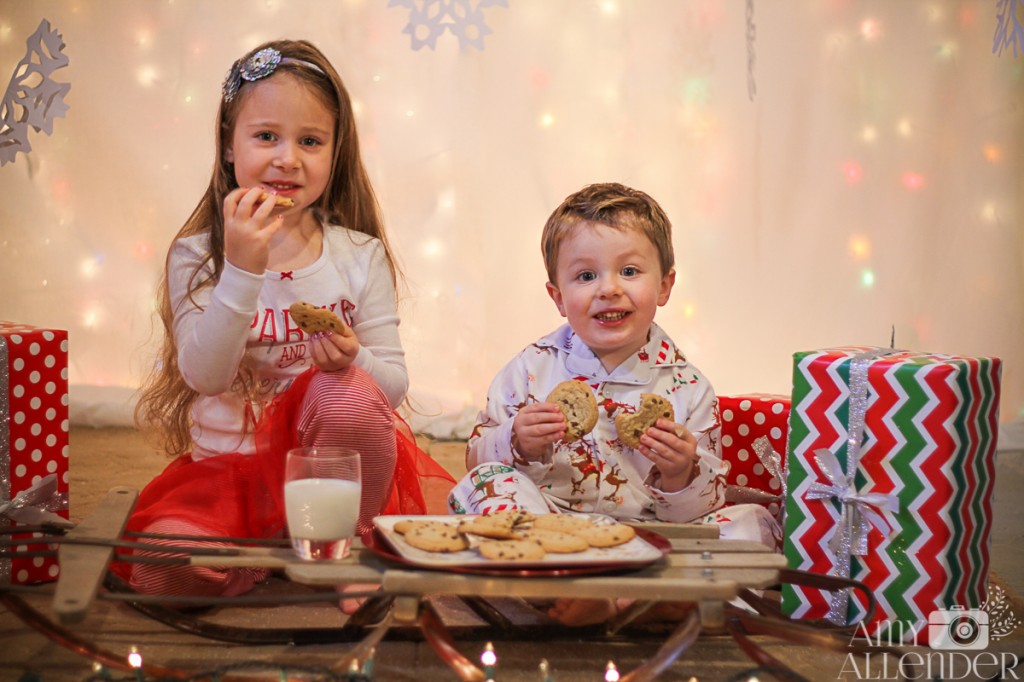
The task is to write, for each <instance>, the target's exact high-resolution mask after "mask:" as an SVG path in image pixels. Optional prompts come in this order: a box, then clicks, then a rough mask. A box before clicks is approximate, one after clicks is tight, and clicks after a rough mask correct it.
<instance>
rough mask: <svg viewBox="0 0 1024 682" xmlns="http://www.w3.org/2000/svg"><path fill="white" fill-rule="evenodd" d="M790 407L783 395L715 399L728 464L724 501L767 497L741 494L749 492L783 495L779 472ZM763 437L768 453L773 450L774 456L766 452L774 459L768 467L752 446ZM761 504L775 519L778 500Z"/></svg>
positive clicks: (783, 483)
mask: <svg viewBox="0 0 1024 682" xmlns="http://www.w3.org/2000/svg"><path fill="white" fill-rule="evenodd" d="M789 407H790V399H789V397H787V396H783V395H774V394H768V393H751V394H747V395H737V396H719V397H718V408H719V410H720V413H721V417H722V459H723V460H725V461H726V462H728V463H729V465H730V468H729V474H728V475H727V476H726V479H725V482H726V485H728V486H729V490H728V491H727V499H730V500H732V501H736V502H746V501H750V502H758V501H760V500H759V499H758V497H761V498H764V497H766V496H763V495H762V496H756V495H749V494H748V495H744V493H745V492H746V493H749V492H750V491H754V492H755V493H756V492H757V491H761V492H762V493H766V494H767V496H771V497H774V498H778V497H779V496H781V495H783V486H784V485H785V481H784V480H782V477H780V476H779V473H780V472H782V471H784V464H785V462H784V459H785V456H786V437H787V435H788V433H789ZM762 438H763V439H767V442H768V444H770V445H771V450H774V453H767V454H768V456H770V457H773V458H775V460H774V461H773V462H769V463H768V466H765V463H764V462H763V461H762V455H759V453H758V452H757V450H758V448H757V447H756V445H755V444H756V442H757V441H758V439H762ZM762 454H763V453H762ZM773 469H774V471H773ZM763 504H764V505H765V506H766V507H767V508H768V510H769V511H770V512H771V513H772V514H773V515H774V516H775V517H778V516H779V515H780V514H781V510H782V507H781V505H780V504H779V501H778V500H777V499H773V500H766V501H764V502H763Z"/></svg>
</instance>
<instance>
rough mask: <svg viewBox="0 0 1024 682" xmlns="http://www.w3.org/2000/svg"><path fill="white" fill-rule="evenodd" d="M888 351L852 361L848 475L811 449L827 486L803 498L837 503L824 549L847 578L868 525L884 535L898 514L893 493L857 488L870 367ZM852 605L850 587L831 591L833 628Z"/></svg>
mask: <svg viewBox="0 0 1024 682" xmlns="http://www.w3.org/2000/svg"><path fill="white" fill-rule="evenodd" d="M898 352H900V351H897V350H895V349H891V348H878V349H874V350H870V351H865V352H863V353H859V354H857V355H855V356H854V357H853V360H852V361H851V363H850V423H849V427H848V429H847V439H846V472H845V473H844V472H843V468H842V467H841V466H840V465H839V458H838V457H837V456H836V454H835V453H834V452H831V451H829V450H827V449H825V448H820V449H818V450H815V451H814V457H815V459H816V460H817V462H818V466H819V467H820V468H821V470H822V473H823V474H825V477H826V478H827V479H828V481H829V482H828V483H822V482H816V483H812V484H811V485H810V487H809V488H808V491H807V493H806V495H805V496H804V498H805V499H808V500H825V499H836V500H838V501H839V503H840V505H841V511H840V516H839V528H838V529H836V531H835V533H833V534H832V539H831V540H829V543H828V546H829V548H830V549H832V550H833V551H834V552H835V553H836V568H835V571H834V574H835V575H839V576H842V577H844V578H849V577H850V557H851V555H853V554H856V555H857V556H863V555H864V554H867V551H868V545H867V540H868V538H867V536H868V532H869V531H870V530H871V527H872V526H874V527H875V528H878V530H880V531H881V532H882V533H883V534H885V535H886V536H888V535H889V534H890V533H892V530H893V526H892V524H890V523H889V521H888V520H887V519H886V518H885V512H886V511H888V512H896V511H898V510H899V499H898V498H897V496H896V495H892V494H884V493H862V492H859V491H858V490H857V488H856V485H855V480H856V476H857V468H858V466H859V462H860V448H861V443H862V441H863V440H864V418H865V416H866V414H867V407H868V367H870V365H871V363H872V362H874V361H875V360H877V359H878V358H881V357H885V356H886V355H892V354H894V353H898ZM849 605H850V588H844V589H841V590H837V591H835V592H833V593H832V602H831V604H830V605H829V612H828V616H827V618H828V619H829V620H830V621H831V622H833V623H837V624H846V621H847V614H848V611H849Z"/></svg>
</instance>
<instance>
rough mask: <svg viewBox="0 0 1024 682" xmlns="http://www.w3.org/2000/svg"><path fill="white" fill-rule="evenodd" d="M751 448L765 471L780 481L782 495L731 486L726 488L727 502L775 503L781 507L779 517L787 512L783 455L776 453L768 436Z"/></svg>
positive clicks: (749, 487) (740, 486)
mask: <svg viewBox="0 0 1024 682" xmlns="http://www.w3.org/2000/svg"><path fill="white" fill-rule="evenodd" d="M751 447H752V448H753V450H754V453H755V454H756V455H757V459H758V460H759V461H760V462H761V466H763V467H764V469H765V471H767V472H768V473H769V474H771V475H772V476H774V477H775V478H776V479H778V480H779V484H780V485H781V486H782V493H781V494H780V495H774V494H772V493H770V492H768V491H766V490H761V489H760V488H754V487H751V486H746V485H729V486H726V488H725V501H726V502H729V503H730V504H749V503H753V504H770V503H772V502H775V503H777V504H778V505H779V514H778V515H779V516H781V515H782V514H783V513H784V512H785V500H786V472H785V470H784V469H783V466H782V455H781V454H779V453H778V452H775V448H773V447H772V443H771V441H770V440H768V437H767V436H761V437H759V438H757V439H756V440H754V442H753V444H752V445H751Z"/></svg>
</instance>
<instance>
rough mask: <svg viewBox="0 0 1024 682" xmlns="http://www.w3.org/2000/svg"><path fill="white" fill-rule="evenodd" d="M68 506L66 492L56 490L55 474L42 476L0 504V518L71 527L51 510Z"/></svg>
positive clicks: (18, 521) (58, 509) (32, 524)
mask: <svg viewBox="0 0 1024 682" xmlns="http://www.w3.org/2000/svg"><path fill="white" fill-rule="evenodd" d="M67 508H68V496H67V493H62V492H59V491H58V490H57V474H48V475H46V476H43V477H42V478H40V479H39V480H38V481H36V482H35V483H33V484H32V485H31V486H30V487H28V488H26V489H25V490H22V491H21V492H20V493H18V494H17V495H15V496H14V498H12V499H11V500H10V501H9V502H4V503H2V504H0V519H10V520H11V521H14V522H15V523H20V524H25V525H28V526H38V525H42V524H49V525H53V526H60V527H62V528H72V527H74V524H73V523H71V522H70V521H68V520H67V519H65V518H63V517H61V516H58V515H57V514H54V513H53V512H57V511H65V510H66V509H67Z"/></svg>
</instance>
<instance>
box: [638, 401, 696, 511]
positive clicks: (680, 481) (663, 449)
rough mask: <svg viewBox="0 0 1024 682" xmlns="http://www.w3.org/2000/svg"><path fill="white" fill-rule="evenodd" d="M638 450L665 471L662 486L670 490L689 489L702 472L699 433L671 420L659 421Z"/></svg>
mask: <svg viewBox="0 0 1024 682" xmlns="http://www.w3.org/2000/svg"><path fill="white" fill-rule="evenodd" d="M637 449H638V450H639V451H640V453H641V454H642V455H643V456H644V457H646V458H647V459H649V460H651V462H653V463H654V466H655V467H657V469H658V472H659V473H661V485H660V488H661V490H663V491H664V492H666V493H675V492H679V491H680V490H682V489H683V488H686V487H687V486H689V485H690V483H692V482H693V479H694V478H695V477H696V475H697V473H698V472H699V471H698V468H697V462H698V461H700V457H699V456H698V455H697V438H696V436H694V435H693V434H692V433H690V431H689V430H688V429H687V428H686V427H684V426H682V425H680V424H676V423H675V422H672V421H669V420H668V419H659V420H658V421H657V422H655V423H654V426H653V427H652V428H650V429H649V430H648V431H647V433H645V434H644V435H643V436H641V437H640V447H639V448H637Z"/></svg>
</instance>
